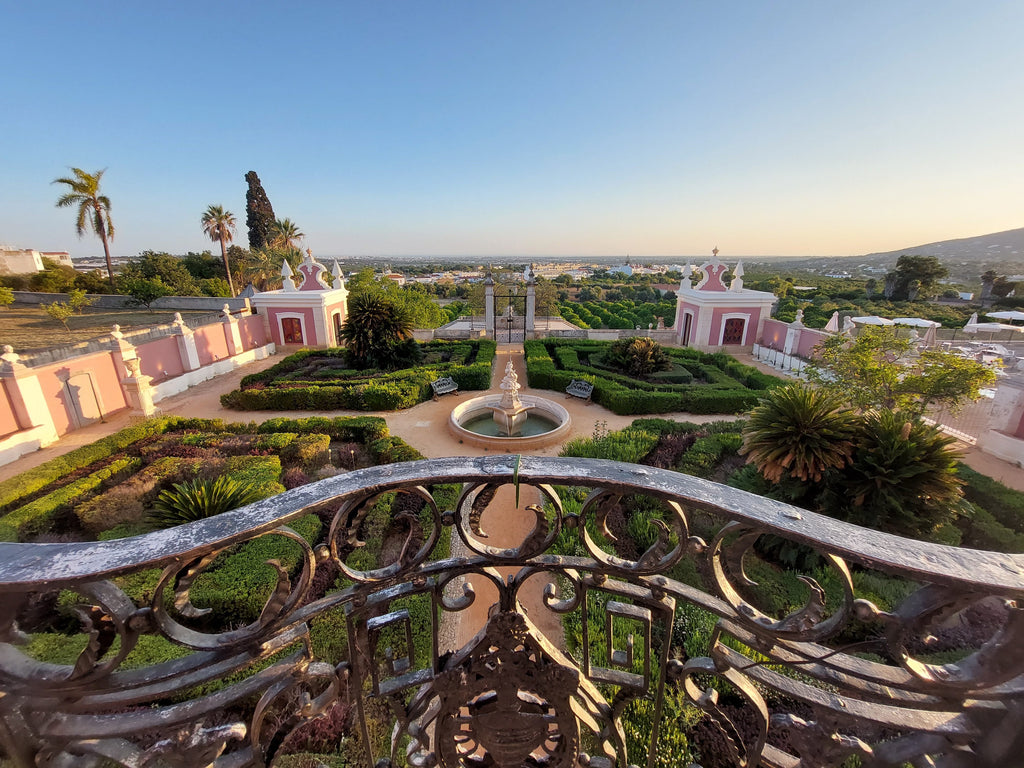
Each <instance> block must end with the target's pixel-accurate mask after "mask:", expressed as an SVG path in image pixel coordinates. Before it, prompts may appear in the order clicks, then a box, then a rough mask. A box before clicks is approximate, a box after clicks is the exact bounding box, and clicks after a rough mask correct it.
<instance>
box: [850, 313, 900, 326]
mask: <svg viewBox="0 0 1024 768" xmlns="http://www.w3.org/2000/svg"><path fill="white" fill-rule="evenodd" d="M852 320H853V322H855V323H856V324H857V325H893V322H892V320H889V319H887V318H884V317H879V316H878V315H868V316H867V317H854V318H852Z"/></svg>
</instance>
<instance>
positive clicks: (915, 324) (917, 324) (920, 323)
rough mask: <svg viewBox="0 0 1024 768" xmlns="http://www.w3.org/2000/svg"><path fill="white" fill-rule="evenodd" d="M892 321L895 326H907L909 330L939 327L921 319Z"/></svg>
mask: <svg viewBox="0 0 1024 768" xmlns="http://www.w3.org/2000/svg"><path fill="white" fill-rule="evenodd" d="M892 321H893V322H894V323H896V325H908V326H910V327H911V328H934V327H935V326H937V325H939V323H936V322H935V321H934V320H925V319H924V318H923V317H894V318H893V320H892Z"/></svg>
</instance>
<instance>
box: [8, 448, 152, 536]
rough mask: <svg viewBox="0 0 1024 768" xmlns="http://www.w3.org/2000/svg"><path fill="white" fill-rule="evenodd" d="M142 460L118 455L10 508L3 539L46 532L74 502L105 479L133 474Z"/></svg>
mask: <svg viewBox="0 0 1024 768" xmlns="http://www.w3.org/2000/svg"><path fill="white" fill-rule="evenodd" d="M86 447H88V446H86ZM141 464H142V460H141V459H139V458H124V459H118V460H117V461H113V462H111V463H110V464H108V465H107V466H106V467H103V468H102V469H98V470H96V471H95V472H93V473H92V474H90V475H87V476H86V477H83V478H81V479H79V480H75V481H74V482H72V483H69V484H68V485H65V486H63V487H61V488H58V489H56V490H55V491H53V492H52V493H48V494H46V495H45V496H42V497H40V498H38V499H35V500H34V501H30V502H29V503H28V504H25V505H24V506H22V507H19V508H18V509H15V510H13V511H11V512H8V513H7V514H6V515H5V516H4V517H2V518H0V541H19V540H20V541H24V540H26V539H27V538H29V537H32V536H36V535H38V534H40V533H43V532H44V531H46V530H48V529H49V528H50V525H51V523H52V522H53V520H54V519H55V518H56V517H57V516H58V515H59V514H61V513H63V512H67V511H69V510H70V509H71V507H72V505H73V504H75V503H77V502H78V501H80V500H82V499H83V497H85V496H86V495H87V494H91V493H93V492H95V491H97V490H98V489H99V488H100V486H101V485H102V484H103V483H104V482H106V481H111V482H116V481H117V480H118V479H120V478H122V477H125V476H127V475H129V474H131V472H133V471H134V470H136V469H137V468H138V467H139V466H141Z"/></svg>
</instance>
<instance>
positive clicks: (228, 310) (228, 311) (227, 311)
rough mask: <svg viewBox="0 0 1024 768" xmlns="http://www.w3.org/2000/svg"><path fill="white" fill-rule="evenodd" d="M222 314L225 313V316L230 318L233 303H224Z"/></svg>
mask: <svg viewBox="0 0 1024 768" xmlns="http://www.w3.org/2000/svg"><path fill="white" fill-rule="evenodd" d="M221 314H223V315H224V317H227V318H230V317H231V305H230V304H228V303H225V304H224V309H222V310H221Z"/></svg>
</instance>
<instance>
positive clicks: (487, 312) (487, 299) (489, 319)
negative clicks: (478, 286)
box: [484, 270, 495, 339]
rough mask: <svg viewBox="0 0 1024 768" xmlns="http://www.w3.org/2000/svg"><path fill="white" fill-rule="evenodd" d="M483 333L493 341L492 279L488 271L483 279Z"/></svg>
mask: <svg viewBox="0 0 1024 768" xmlns="http://www.w3.org/2000/svg"><path fill="white" fill-rule="evenodd" d="M484 331H485V333H486V334H487V338H489V339H493V338H494V337H495V336H494V277H493V276H492V275H491V272H490V270H488V271H487V277H486V278H485V279H484Z"/></svg>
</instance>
